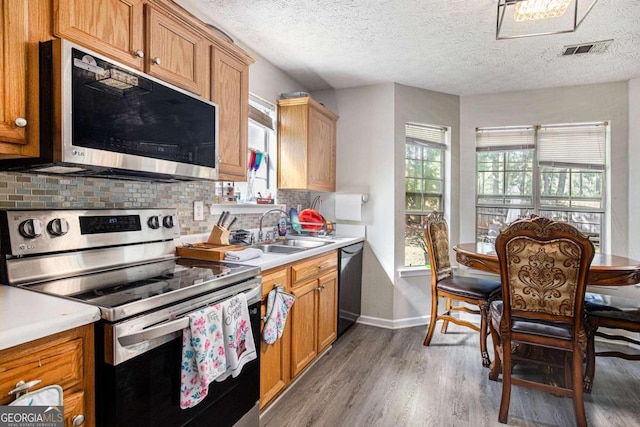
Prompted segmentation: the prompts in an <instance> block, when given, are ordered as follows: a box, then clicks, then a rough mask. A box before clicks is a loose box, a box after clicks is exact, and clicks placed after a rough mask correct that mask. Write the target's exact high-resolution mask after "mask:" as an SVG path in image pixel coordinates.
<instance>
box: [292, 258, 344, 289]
mask: <svg viewBox="0 0 640 427" xmlns="http://www.w3.org/2000/svg"><path fill="white" fill-rule="evenodd" d="M337 266H338V252H337V251H332V252H329V253H327V254H324V255H319V256H317V257H314V258H310V259H308V260H304V261H300V262H298V263H296V264H293V266H292V267H291V282H292V283H293V284H294V285H293V286H296V284H298V282H302V281H305V280H307V279H309V278H311V277H315V276H317V275H319V274H324V273H326V272H328V271H330V270H332V269H336V268H337Z"/></svg>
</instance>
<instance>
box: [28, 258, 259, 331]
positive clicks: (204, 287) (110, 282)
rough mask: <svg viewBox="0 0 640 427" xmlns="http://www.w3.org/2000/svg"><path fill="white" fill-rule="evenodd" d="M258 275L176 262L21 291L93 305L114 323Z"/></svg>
mask: <svg viewBox="0 0 640 427" xmlns="http://www.w3.org/2000/svg"><path fill="white" fill-rule="evenodd" d="M259 274H260V269H259V268H257V267H251V266H245V265H240V264H233V263H227V262H221V261H203V260H195V259H190V258H174V259H169V260H162V261H156V262H150V263H144V264H138V265H133V266H127V267H124V268H119V269H113V270H108V271H102V272H97V273H92V274H85V275H81V276H76V277H70V278H66V279H59V280H54V281H50V282H45V283H38V284H32V285H25V286H24V287H28V288H29V289H32V290H36V291H41V292H45V293H48V294H54V295H58V296H63V297H66V298H70V299H73V300H77V301H82V302H85V303H87V304H92V305H97V306H99V307H100V308H101V309H102V314H103V318H106V319H108V320H118V318H122V316H125V317H126V316H128V315H130V314H136V313H139V312H142V311H147V310H151V309H154V308H157V307H160V306H164V305H168V304H171V303H175V302H177V301H181V300H183V299H186V298H190V297H193V296H195V295H199V294H203V293H209V292H215V291H216V290H220V289H224V288H226V287H228V286H231V285H234V284H236V283H239V282H241V281H243V280H248V279H250V278H252V277H255V276H258V275H259ZM116 313H122V314H121V315H118V314H116Z"/></svg>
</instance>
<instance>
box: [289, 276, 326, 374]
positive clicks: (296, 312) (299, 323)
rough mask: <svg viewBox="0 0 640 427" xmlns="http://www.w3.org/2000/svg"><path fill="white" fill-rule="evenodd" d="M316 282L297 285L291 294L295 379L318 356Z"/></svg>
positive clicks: (293, 372) (317, 288)
mask: <svg viewBox="0 0 640 427" xmlns="http://www.w3.org/2000/svg"><path fill="white" fill-rule="evenodd" d="M319 289H320V288H319V287H318V280H317V279H315V280H311V281H309V282H306V283H303V284H301V285H297V286H296V287H295V288H294V289H293V290H292V293H293V295H294V296H295V297H296V302H295V303H294V304H293V307H292V308H291V325H292V336H291V374H292V375H293V376H294V377H295V376H296V375H298V374H299V373H300V372H302V370H303V369H304V368H306V367H307V365H309V363H311V362H312V361H313V359H315V358H316V356H317V355H318V344H317V342H318V335H317V333H318V332H317V329H318V295H317V293H318V292H319Z"/></svg>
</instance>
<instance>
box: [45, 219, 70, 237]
mask: <svg viewBox="0 0 640 427" xmlns="http://www.w3.org/2000/svg"><path fill="white" fill-rule="evenodd" d="M47 231H48V232H49V234H51V235H53V236H64V235H65V234H67V233H68V232H69V223H68V222H67V220H66V219H64V218H55V219H52V220H51V221H49V224H47Z"/></svg>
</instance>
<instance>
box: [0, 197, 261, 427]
mask: <svg viewBox="0 0 640 427" xmlns="http://www.w3.org/2000/svg"><path fill="white" fill-rule="evenodd" d="M179 235H180V229H179V225H178V221H177V216H176V212H175V210H173V209H109V210H3V211H0V239H1V240H0V253H1V255H2V263H1V264H2V265H1V267H0V274H1V279H2V283H5V284H9V285H13V286H19V287H23V288H25V289H30V290H34V291H38V292H44V293H47V294H51V295H56V296H60V297H64V298H70V299H74V300H78V301H82V302H85V303H87V304H92V305H96V306H98V307H99V308H100V311H101V316H102V320H101V321H100V322H98V323H97V324H96V396H97V402H96V408H97V421H98V425H105V426H110V425H114V426H115V425H117V426H126V425H132V426H140V425H167V426H174V425H175V426H178V425H180V426H182V425H190V426H191V425H201V424H207V423H210V422H211V420H212V419H213V418H211V417H214V418H215V420H216V422H215V424H216V425H221V426H224V425H233V424H234V423H236V422H237V421H238V420H239V419H240V418H242V421H241V422H244V421H247V420H249V424H255V425H257V406H256V402H257V400H258V393H259V360H254V361H253V362H250V363H249V364H248V365H246V366H245V367H244V368H243V372H242V374H241V375H239V376H238V377H236V378H229V379H227V380H225V381H223V382H220V383H215V384H212V385H211V386H210V392H209V396H208V397H207V398H206V399H205V400H203V401H202V402H201V403H200V404H198V405H196V406H195V407H193V408H190V409H187V410H182V409H180V408H179V384H180V357H181V345H182V329H183V328H185V327H187V326H188V320H187V318H186V317H185V315H186V314H188V313H190V312H192V311H195V310H198V309H200V308H202V307H205V306H207V305H210V304H213V303H216V302H220V301H222V300H224V299H226V298H228V297H231V296H233V295H236V294H238V293H240V292H244V293H245V294H246V297H247V301H248V305H249V313H250V318H251V326H252V329H253V334H254V340H255V342H256V343H259V328H260V318H259V315H260V309H259V308H260V297H261V279H260V277H259V275H260V269H259V268H257V267H250V266H244V265H240V264H234V263H227V262H215V261H202V260H194V259H189V258H181V257H177V256H176V255H175V239H176V238H177V237H179ZM247 413H248V414H249V415H246V416H245V414H247Z"/></svg>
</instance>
